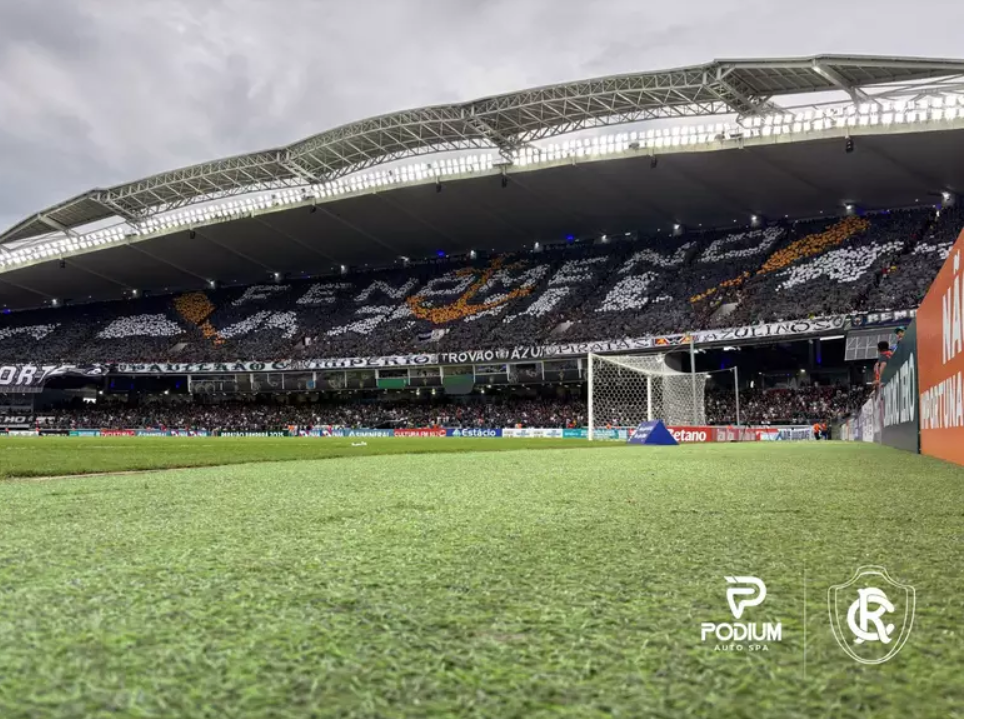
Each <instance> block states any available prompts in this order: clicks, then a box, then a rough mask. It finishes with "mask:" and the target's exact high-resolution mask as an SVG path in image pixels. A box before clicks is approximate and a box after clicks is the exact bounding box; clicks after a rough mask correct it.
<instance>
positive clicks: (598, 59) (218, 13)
mask: <svg viewBox="0 0 995 719" xmlns="http://www.w3.org/2000/svg"><path fill="white" fill-rule="evenodd" d="M819 53H840V54H843V53H862V54H876V55H927V56H935V57H949V58H960V57H963V53H964V8H963V3H962V2H959V1H957V0H954V1H952V2H925V1H924V0H854V1H851V0H830V1H829V2H823V1H816V0H708V1H707V2H694V1H688V0H610V1H609V0H600V1H597V2H596V1H595V0H360V1H353V0H148V1H145V2H142V1H139V0H0V230H3V229H6V228H7V227H9V226H10V225H11V224H13V223H14V222H16V221H18V220H20V219H22V218H23V217H25V216H27V215H28V214H30V213H32V212H36V211H38V210H40V209H42V208H44V207H46V206H48V205H51V204H54V203H56V202H59V201H62V200H64V199H68V198H69V197H70V196H72V195H74V194H77V193H79V192H82V191H84V190H88V189H91V188H93V187H97V186H107V185H113V184H116V183H120V182H126V181H130V180H136V179H139V178H141V177H142V176H144V175H148V174H152V173H155V172H160V171H163V170H169V169H173V168H176V167H180V166H184V165H189V164H194V163H198V162H204V161H207V160H212V159H216V158H219V157H224V156H227V155H232V154H237V153H241V152H248V151H252V150H259V149H263V148H266V147H271V146H275V145H283V144H287V143H289V142H292V141H294V140H297V139H300V138H301V137H303V136H305V135H308V134H312V133H316V132H320V131H322V130H326V129H329V128H331V127H334V126H336V125H339V124H341V123H344V122H348V121H351V120H357V119H361V118H363V117H367V116H370V115H376V114H380V113H385V112H390V111H394V110H401V109H405V108H409V107H418V106H422V105H429V104H435V103H441V102H453V101H463V100H470V99H474V98H476V97H481V96H485V95H492V94H497V93H502V92H509V91H514V90H521V89H525V88H527V87H531V86H535V85H545V84H550V83H556V82H561V81H568V80H579V79H583V78H586V77H596V76H600V75H609V74H614V73H622V72H630V71H641V70H659V69H665V68H671V67H679V66H682V65H693V64H699V63H703V62H708V61H710V60H713V59H716V58H735V57H777V56H787V55H812V54H819Z"/></svg>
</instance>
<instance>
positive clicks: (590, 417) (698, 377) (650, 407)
mask: <svg viewBox="0 0 995 719" xmlns="http://www.w3.org/2000/svg"><path fill="white" fill-rule="evenodd" d="M691 353H692V354H691V372H679V371H674V372H665V371H659V372H658V371H655V370H646V369H641V368H638V367H633V366H632V365H628V364H625V363H624V361H619V360H625V359H628V358H633V359H634V358H639V359H640V360H646V359H648V358H651V357H652V358H655V359H656V360H657V361H658V362H661V366H662V358H663V357H664V356H666V355H668V354H672V352H658V353H640V354H637V355H612V354H603V355H602V354H597V353H594V352H588V354H587V373H586V374H587V439H588V441H590V442H593V441H594V440H595V438H596V436H597V429H598V427H599V426H600V425H601V423H600V422H597V421H596V417H595V384H596V380H597V377H596V367H595V362H596V361H597V360H601V361H604V362H606V363H608V364H614V365H617V366H618V367H620V368H623V369H625V370H628V371H630V372H632V373H634V374H636V375H639V374H645V375H646V391H645V393H646V416H645V419H644V420H641V421H649V420H653V419H660V418H661V417H654V414H656V411H655V409H654V387H653V386H654V379H655V378H659V379H660V380H661V383H662V382H663V381H666V378H667V377H668V376H669V377H671V378H673V379H675V380H676V379H677V378H684V379H687V378H690V380H691V381H690V384H691V401H692V402H694V401H695V395H696V393H697V392H698V391H699V390H698V387H699V386H700V388H701V389H700V392H701V404H700V410H701V415H700V416H698V410H694V414H695V418H694V420H693V421H692V424H694V425H695V426H706V425H707V423H708V418H707V415H706V411H707V410H706V407H705V392H706V387H707V382H708V380H709V379H710V378H711V376H712V375H713V374H715V373H716V372H732V375H733V391H734V395H735V408H736V426H737V427H739V426H741V421H740V406H739V368H738V367H728V368H724V369H720V370H710V371H708V372H696V371H695V362H694V354H693V353H694V350H693V349H692V350H691ZM699 383H700V384H699Z"/></svg>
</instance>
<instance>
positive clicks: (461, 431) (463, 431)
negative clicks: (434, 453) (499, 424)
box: [446, 427, 503, 437]
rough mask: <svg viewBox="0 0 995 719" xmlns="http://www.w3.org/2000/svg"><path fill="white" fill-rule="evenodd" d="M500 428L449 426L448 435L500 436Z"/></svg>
mask: <svg viewBox="0 0 995 719" xmlns="http://www.w3.org/2000/svg"><path fill="white" fill-rule="evenodd" d="M502 431H503V430H500V429H483V428H480V427H474V428H470V427H466V428H460V427H447V428H446V436H447V437H500V436H501V432H502Z"/></svg>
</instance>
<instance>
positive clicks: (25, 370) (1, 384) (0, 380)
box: [0, 364, 109, 391]
mask: <svg viewBox="0 0 995 719" xmlns="http://www.w3.org/2000/svg"><path fill="white" fill-rule="evenodd" d="M108 369H109V368H108V366H107V365H96V364H91V365H68V364H6V365H0V389H5V390H7V391H11V389H12V388H21V387H25V388H27V387H40V386H41V385H43V384H45V381H46V380H48V379H51V378H52V377H62V376H70V377H102V376H103V375H105V374H107V372H108Z"/></svg>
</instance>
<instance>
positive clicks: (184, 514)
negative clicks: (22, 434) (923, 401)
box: [0, 438, 964, 719]
mask: <svg viewBox="0 0 995 719" xmlns="http://www.w3.org/2000/svg"><path fill="white" fill-rule="evenodd" d="M365 441H366V442H367V443H368V444H367V446H366V447H357V448H354V447H351V443H350V440H348V439H347V440H334V439H310V440H308V439H300V440H293V439H283V438H277V439H255V438H237V439H230V440H229V439H210V438H203V439H190V440H186V439H178V438H169V439H156V438H133V439H132V438H126V439H116V438H115V439H93V438H81V439H78V440H76V439H70V438H28V439H13V438H11V439H4V440H0V476H3V477H6V478H7V479H4V480H2V481H0V718H2V719H20V718H22V717H23V718H25V719H27V718H29V717H30V718H31V719H46V718H48V717H53V718H57V719H68V718H69V717H86V718H87V719H89V718H91V717H164V718H165V717H169V718H187V717H189V718H199V717H232V718H233V719H234V718H238V719H257V718H262V717H267V718H269V717H295V718H296V717H446V716H466V717H509V718H510V717H571V718H573V717H577V718H584V717H634V718H637V719H642V718H645V717H702V716H715V717H750V718H751V719H754V718H765V717H774V718H775V719H778V718H781V717H845V718H850V717H875V718H877V717H896V718H897V717H902V718H903V719H904V718H908V717H929V718H930V719H932V718H934V717H957V716H961V715H962V713H963V670H964V667H963V636H964V635H963V619H964V611H963V610H964V607H963V560H964V538H963V529H964V515H963V510H964V504H963V502H964V494H963V490H964V475H963V470H962V469H961V468H960V467H954V466H952V465H948V464H945V463H942V462H939V461H934V460H931V459H929V458H926V457H920V456H915V455H912V454H907V453H903V452H899V451H897V450H890V449H887V448H883V447H880V446H876V445H865V444H843V443H814V442H812V443H797V444H793V443H784V444H780V443H756V444H742V445H701V446H692V445H685V446H682V447H677V448H650V447H626V446H618V445H607V444H602V443H597V445H596V446H594V447H589V446H588V445H587V443H578V445H572V446H568V445H566V444H565V443H563V442H556V441H552V442H549V441H537V442H527V441H525V440H495V439H483V440H479V441H478V440H469V439H467V440H463V439H461V440H459V441H456V440H451V439H450V440H431V439H412V440H400V439H384V440H377V439H368V440H365ZM534 447H541V448H542V451H532V448H534ZM484 450H502V451H484ZM396 452H403V453H401V454H397V453H396ZM371 455H378V456H371ZM295 457H296V458H299V459H298V460H297V461H283V462H265V463H264V462H259V461H258V460H261V459H285V460H289V459H291V458H295ZM322 457H329V458H327V459H323V458H322ZM234 461H238V462H246V464H233V465H225V466H214V467H200V468H196V469H184V470H178V471H152V472H148V473H139V474H127V475H116V476H100V477H87V478H70V479H55V480H46V481H34V480H28V479H18V478H17V477H26V476H34V477H38V476H51V475H58V474H66V473H74V472H81V471H84V472H100V471H109V470H123V469H136V468H148V467H162V468H164V467H170V466H175V465H210V464H218V463H227V462H234ZM866 564H879V565H884V566H885V567H887V568H888V570H889V572H890V573H891V575H892V576H893V577H895V578H896V579H899V580H901V581H903V582H907V583H910V584H912V585H914V586H915V588H916V593H917V610H916V617H915V624H914V629H913V632H912V634H911V638H910V639H909V641H908V644H907V645H906V646H905V647H904V648H903V649H902V651H901V652H900V653H899V654H898V656H896V657H895V658H894V659H892V660H891V661H889V662H887V663H885V664H882V665H878V666H865V665H861V664H858V663H856V662H854V661H853V660H851V659H850V658H849V657H847V656H846V655H845V654H844V653H843V651H842V650H841V649H840V648H839V647H838V646H837V644H836V642H835V641H834V639H833V637H832V634H831V631H830V627H829V621H828V609H827V601H826V592H827V589H828V587H829V586H830V585H832V584H836V583H839V582H842V581H845V580H846V579H848V578H849V576H850V575H851V574H852V573H853V571H854V570H855V569H856V568H857V567H858V566H860V565H866ZM727 575H754V576H758V577H761V578H762V579H763V580H764V581H765V582H766V585H767V598H766V600H765V601H764V603H763V604H762V605H760V606H759V607H755V608H753V609H751V610H750V611H751V616H753V617H755V618H756V620H757V621H761V620H762V621H774V620H779V621H781V622H782V624H783V639H782V641H780V642H774V643H771V644H770V646H769V651H766V652H722V651H716V649H715V643H714V642H706V643H703V642H702V641H701V640H700V624H701V623H702V622H704V621H731V619H732V618H731V615H730V612H729V607H728V605H727V603H726V597H725V591H726V583H725V580H724V577H725V576H727Z"/></svg>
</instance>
